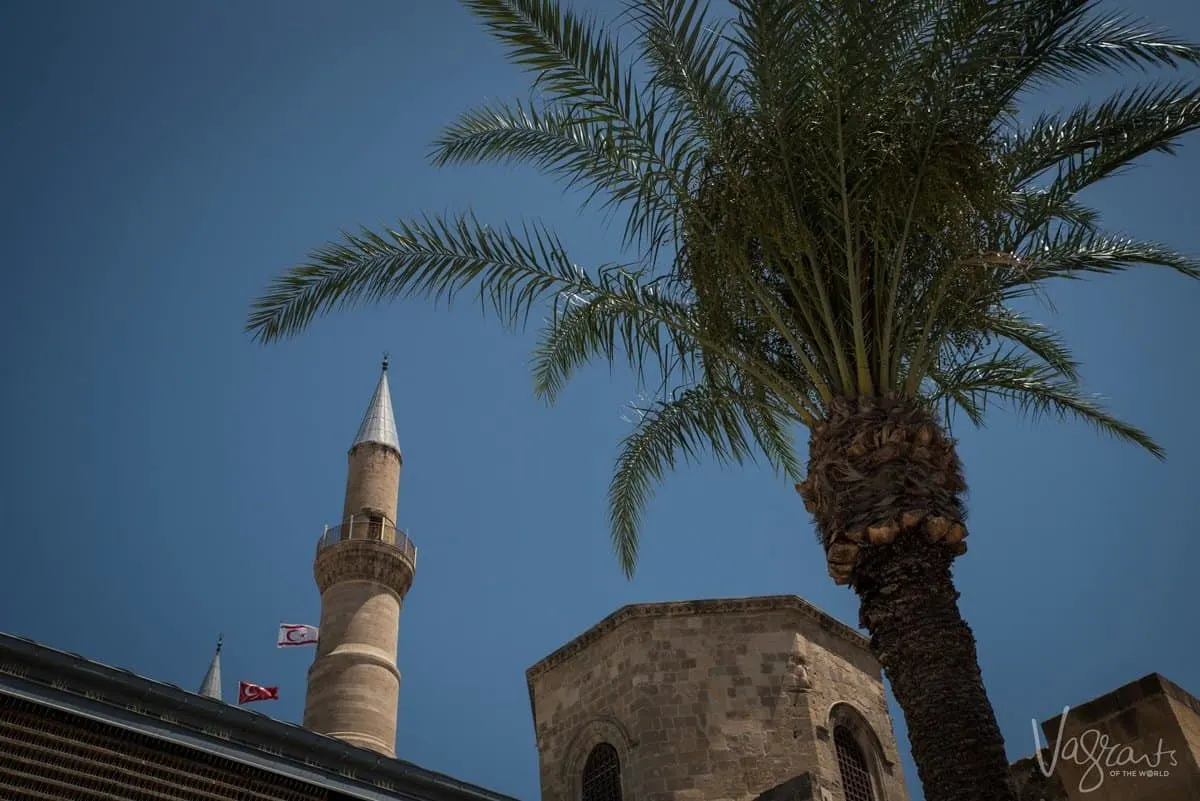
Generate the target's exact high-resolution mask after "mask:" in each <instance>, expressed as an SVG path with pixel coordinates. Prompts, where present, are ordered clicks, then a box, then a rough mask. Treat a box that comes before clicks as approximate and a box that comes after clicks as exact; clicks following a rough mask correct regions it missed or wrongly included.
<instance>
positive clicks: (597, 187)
mask: <svg viewBox="0 0 1200 801" xmlns="http://www.w3.org/2000/svg"><path fill="white" fill-rule="evenodd" d="M627 144H628V138H627V136H625V135H624V133H623V132H622V131H621V130H619V129H618V127H617V126H615V125H614V124H613V123H612V122H611V121H607V120H605V119H604V118H602V117H600V118H596V117H590V116H587V114H586V112H583V111H580V110H578V109H577V108H574V107H572V106H570V105H566V104H557V105H550V106H547V107H545V108H543V109H541V110H539V109H538V108H537V107H536V106H535V105H533V104H527V103H523V102H520V101H518V102H516V103H512V104H493V105H490V106H481V107H478V108H475V109H472V110H470V111H468V112H466V113H464V114H461V115H459V117H458V119H457V120H456V121H455V122H453V123H451V124H450V125H448V126H447V127H446V128H444V129H443V130H442V132H441V134H440V135H439V136H438V138H437V139H436V140H435V141H434V151H433V163H434V164H435V165H436V166H439V167H440V166H445V165H448V164H471V163H475V164H478V163H488V162H499V163H524V164H530V165H532V166H534V167H536V168H538V169H539V170H541V171H543V172H545V173H546V174H548V175H554V176H559V177H562V178H564V179H565V181H566V187H567V188H568V189H571V188H575V187H581V188H583V189H584V190H585V191H586V196H585V198H584V205H585V206H586V205H588V204H589V203H591V202H593V201H594V199H595V198H596V196H597V195H603V196H605V200H604V202H603V204H602V207H619V206H624V207H625V209H626V211H627V214H626V223H625V231H624V242H625V243H626V244H629V243H631V242H635V241H648V242H652V243H658V242H662V241H664V240H665V239H666V238H667V237H668V236H669V234H670V231H671V226H672V222H673V215H674V212H675V209H676V206H677V200H676V198H675V197H674V194H673V192H672V183H671V181H670V180H668V179H664V177H663V176H662V174H661V173H660V172H659V171H658V170H657V169H656V167H655V165H654V164H653V163H652V162H649V161H647V160H646V159H644V158H643V155H644V150H643V149H641V148H638V147H633V148H631V149H627V148H626V145H627Z"/></svg>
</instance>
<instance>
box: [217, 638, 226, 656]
mask: <svg viewBox="0 0 1200 801" xmlns="http://www.w3.org/2000/svg"><path fill="white" fill-rule="evenodd" d="M224 642H225V634H224V633H221V634H218V635H217V653H218V654H219V653H221V645H222V644H223V643H224Z"/></svg>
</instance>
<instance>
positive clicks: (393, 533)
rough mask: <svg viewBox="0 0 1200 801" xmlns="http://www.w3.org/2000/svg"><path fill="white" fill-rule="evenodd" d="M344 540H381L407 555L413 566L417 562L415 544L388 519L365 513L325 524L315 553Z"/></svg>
mask: <svg viewBox="0 0 1200 801" xmlns="http://www.w3.org/2000/svg"><path fill="white" fill-rule="evenodd" d="M345 540H366V541H370V542H382V543H384V544H385V545H390V546H392V547H393V548H395V549H396V550H398V551H400V552H401V553H402V554H403V555H404V556H407V557H408V558H409V560H410V561H411V562H412V563H413V565H414V566H415V565H416V564H417V546H416V545H414V544H413V541H412V540H410V539H409V538H408V534H407V533H406V532H405V531H404V530H403V529H400V528H396V526H394V525H393V524H392V523H391V522H389V521H388V520H384V519H381V518H379V517H373V516H366V515H351V516H350V518H349V519H348V520H346V522H344V523H341V524H339V525H336V526H325V530H324V531H323V532H322V533H321V538H320V539H319V540H317V553H320V552H321V551H323V550H325V549H326V548H331V547H333V546H334V545H337V544H338V543H339V542H344V541H345Z"/></svg>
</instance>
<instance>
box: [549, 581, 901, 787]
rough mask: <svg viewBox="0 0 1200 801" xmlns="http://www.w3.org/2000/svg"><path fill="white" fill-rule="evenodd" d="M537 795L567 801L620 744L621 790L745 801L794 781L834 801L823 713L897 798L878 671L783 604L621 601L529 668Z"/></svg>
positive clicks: (829, 630)
mask: <svg viewBox="0 0 1200 801" xmlns="http://www.w3.org/2000/svg"><path fill="white" fill-rule="evenodd" d="M529 680H530V693H531V699H532V702H533V706H534V717H535V725H536V730H537V743H538V749H539V754H540V761H541V778H542V797H543V799H544V801H577V799H578V798H579V792H580V785H579V782H580V778H581V775H582V769H583V763H584V760H585V759H586V758H587V755H588V753H589V752H590V751H591V749H592V748H593V747H594V746H595V745H596V744H598V743H600V742H608V743H610V744H612V745H613V746H614V747H616V749H617V751H618V753H619V755H620V758H621V766H622V783H623V786H624V796H625V798H627V799H636V800H637V801H709V800H711V801H750V799H754V798H756V797H758V796H759V795H760V794H762V793H764V792H767V791H769V790H771V789H772V788H775V787H778V786H780V785H782V784H784V783H786V782H788V781H789V780H791V779H793V778H795V777H797V776H799V775H801V774H803V773H806V772H807V773H810V774H811V776H812V782H813V789H814V791H815V792H814V796H813V797H814V798H819V799H822V801H841V799H842V792H841V782H840V775H839V773H838V769H837V762H836V756H835V753H834V749H833V740H832V725H831V721H830V716H831V713H832V715H833V716H834V717H835V718H837V719H839V720H843V719H844V720H845V721H846V722H847V723H849V724H850V725H851V726H852V727H853V728H855V729H856V730H857V731H858V732H859V733H860V734H861V736H862V742H863V743H864V750H865V751H867V753H868V759H869V761H870V762H871V763H872V764H873V766H874V768H875V771H876V780H877V782H878V787H877V789H878V790H879V791H880V792H879V797H880V798H881V801H905V800H906V799H907V794H906V792H905V789H904V784H903V778H902V775H901V771H900V767H899V754H898V751H897V748H896V743H895V738H894V735H893V731H892V725H891V719H890V717H889V716H888V711H887V706H886V701H885V698H884V691H883V686H882V684H881V682H880V670H879V666H878V664H877V663H876V662H875V661H874V659H873V658H872V657H871V656H870V654H869V653H868V652H867V651H866V647H865V641H864V640H863V639H862V637H861V636H860V635H859V634H858V633H857V632H854V631H853V630H852V629H849V628H848V627H846V626H844V625H843V624H841V623H838V622H837V621H834V620H833V619H832V618H829V617H828V616H826V615H824V613H821V612H820V611H819V610H816V609H815V608H814V607H812V606H810V605H809V604H807V603H805V602H803V601H801V600H800V599H799V598H795V597H791V596H780V597H771V598H751V599H735V600H730V601H701V602H690V603H678V604H643V605H638V606H633V607H625V608H624V609H622V610H620V611H618V612H617V613H615V614H614V615H612V616H610V617H609V618H607V619H606V620H605V621H603V622H602V623H600V624H599V625H597V626H596V627H594V628H593V629H591V630H589V632H586V633H585V634H583V635H581V636H580V637H578V638H576V640H574V641H572V643H570V644H568V645H567V646H564V648H562V649H559V651H557V652H555V653H554V654H552V655H551V656H550V657H547V659H545V660H543V661H542V662H541V663H539V664H538V665H535V666H534V667H533V668H531V669H530V671H529Z"/></svg>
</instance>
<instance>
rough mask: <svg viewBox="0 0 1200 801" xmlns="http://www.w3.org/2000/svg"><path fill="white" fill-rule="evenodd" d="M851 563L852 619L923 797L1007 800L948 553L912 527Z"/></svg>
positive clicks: (998, 741) (1003, 766)
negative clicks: (864, 560)
mask: <svg viewBox="0 0 1200 801" xmlns="http://www.w3.org/2000/svg"><path fill="white" fill-rule="evenodd" d="M892 550H893V553H892V554H890V555H887V556H885V555H883V554H880V557H882V558H879V559H878V560H870V561H871V562H875V561H877V564H867V565H860V567H859V569H858V571H856V572H858V573H859V574H860V576H859V577H857V578H856V581H855V591H856V592H857V593H858V596H859V598H860V599H861V601H862V607H861V612H860V615H861V621H862V624H863V626H864V627H865V628H866V629H867V631H869V632H870V634H871V651H872V652H873V653H874V654H875V656H876V658H877V659H879V662H880V664H881V665H882V666H883V670H884V672H885V673H886V675H887V677H888V679H889V681H890V682H891V685H892V692H893V693H894V694H895V696H896V701H897V702H898V703H899V704H900V708H901V709H902V710H904V720H905V722H906V723H907V725H908V738H909V743H910V744H911V746H912V754H913V761H915V762H916V764H917V774H918V776H919V777H920V780H921V786H922V787H923V788H924V789H925V798H926V801H1012V799H1014V798H1015V796H1014V793H1013V789H1012V787H1011V786H1010V784H1009V770H1008V759H1007V756H1006V754H1005V751H1004V738H1003V736H1002V735H1001V734H1000V727H999V726H998V725H997V724H996V716H995V715H994V714H993V712H992V706H991V704H990V703H989V701H988V697H987V692H986V691H985V690H984V687H983V679H982V678H981V676H980V670H979V661H978V657H977V656H976V653H975V637H974V635H972V633H971V629H970V627H969V626H968V625H967V624H966V621H964V620H963V619H962V615H961V614H959V611H958V591H957V590H956V589H955V588H954V583H953V581H952V580H951V577H950V561H951V559H952V558H953V557H952V555H951V554H950V552H949V551H948V549H946V548H945V547H943V546H941V545H940V544H934V543H930V542H929V541H928V540H927V539H926V538H924V537H922V536H921V535H920V534H919V533H917V532H913V533H908V534H904V535H901V536H900V537H898V538H897V540H896V542H895V544H894V546H893V549H892Z"/></svg>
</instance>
